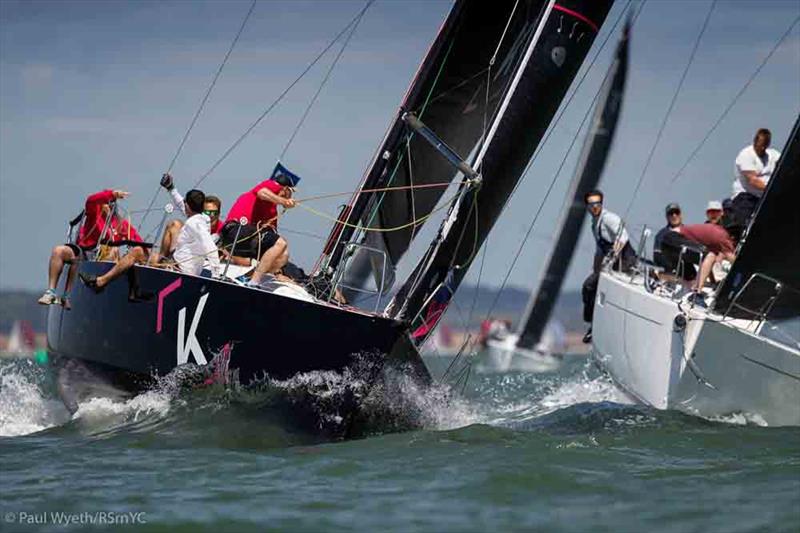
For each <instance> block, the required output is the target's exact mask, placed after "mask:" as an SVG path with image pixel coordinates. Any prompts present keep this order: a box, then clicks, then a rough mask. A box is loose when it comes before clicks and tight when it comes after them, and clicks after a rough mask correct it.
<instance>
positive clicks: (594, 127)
mask: <svg viewBox="0 0 800 533" xmlns="http://www.w3.org/2000/svg"><path fill="white" fill-rule="evenodd" d="M629 36H630V22H629V23H628V24H626V26H625V29H624V30H623V32H622V37H621V38H620V42H619V44H618V45H617V52H616V56H615V58H614V61H613V63H612V64H611V66H610V67H609V69H608V72H607V73H606V77H605V80H604V81H603V87H602V89H601V92H600V99H599V100H598V102H597V107H596V108H595V111H594V115H593V116H592V122H591V127H590V128H589V132H588V133H587V135H586V140H585V141H584V144H583V148H582V150H581V156H580V159H579V160H578V166H577V167H576V169H575V174H574V176H573V178H572V181H571V182H570V185H569V190H568V191H567V196H566V199H565V203H564V208H563V209H562V210H561V215H560V217H559V221H558V224H557V225H556V228H557V229H556V235H557V239H556V242H555V245H554V246H553V247H552V248H551V249H550V253H549V255H548V257H547V261H546V263H545V265H546V266H545V269H544V271H543V272H542V275H541V278H540V280H539V286H538V289H537V290H536V291H535V292H534V293H533V294H532V295H531V299H530V300H529V301H528V305H527V308H526V309H525V314H524V315H523V319H522V320H521V321H520V324H519V340H518V341H517V346H518V347H520V348H524V349H527V350H531V349H533V348H534V347H535V346H536V345H537V344H538V343H539V340H540V339H541V336H542V333H543V331H544V329H545V327H546V326H547V322H548V320H549V319H550V315H551V314H552V312H553V308H554V307H555V304H556V300H557V299H558V295H559V293H560V292H561V285H562V284H563V282H564V277H565V276H566V274H567V270H568V269H569V265H570V262H571V261H572V256H573V254H574V253H575V248H576V247H577V245H578V238H579V237H580V234H581V230H582V228H583V222H584V220H585V218H586V212H585V209H584V203H583V196H584V194H586V192H587V191H590V190H592V189H594V188H596V187H597V183H598V182H599V181H600V177H601V176H602V174H603V168H604V167H605V164H606V159H607V158H608V153H609V151H610V150H611V145H612V143H613V140H614V132H615V130H616V127H617V121H618V119H619V115H620V112H621V110H622V98H623V94H624V91H625V78H626V77H627V73H628V42H629Z"/></svg>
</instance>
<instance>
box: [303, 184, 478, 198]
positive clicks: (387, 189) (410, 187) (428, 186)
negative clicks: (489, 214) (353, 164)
mask: <svg viewBox="0 0 800 533" xmlns="http://www.w3.org/2000/svg"><path fill="white" fill-rule="evenodd" d="M474 182H475V180H464V181H461V182H459V181H443V182H440V183H427V184H424V185H403V186H401V187H380V188H377V189H361V190H360V191H347V192H334V193H331V194H320V195H318V196H309V197H307V198H300V199H296V200H295V202H297V203H300V202H310V201H314V200H324V199H326V198H335V197H337V196H347V195H350V196H352V195H353V194H355V193H359V194H362V193H374V192H394V191H408V190H413V189H434V188H446V187H450V186H451V185H465V184H466V185H472V184H473V183H474Z"/></svg>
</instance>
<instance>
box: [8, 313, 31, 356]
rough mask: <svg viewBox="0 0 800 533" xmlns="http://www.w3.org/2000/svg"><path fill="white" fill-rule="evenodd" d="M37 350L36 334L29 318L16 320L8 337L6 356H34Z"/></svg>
mask: <svg viewBox="0 0 800 533" xmlns="http://www.w3.org/2000/svg"><path fill="white" fill-rule="evenodd" d="M35 352H36V334H35V333H34V331H33V326H31V323H30V322H28V321H27V320H15V321H14V324H13V325H12V326H11V334H10V335H9V337H8V346H7V347H6V350H5V352H3V356H5V357H33V356H34V354H35Z"/></svg>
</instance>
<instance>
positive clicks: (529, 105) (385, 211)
mask: <svg viewBox="0 0 800 533" xmlns="http://www.w3.org/2000/svg"><path fill="white" fill-rule="evenodd" d="M611 4H612V2H611V0H603V1H598V0H559V1H558V2H556V1H555V0H546V1H543V0H514V1H511V0H506V1H502V2H492V3H487V2H479V1H471V0H459V1H457V2H455V4H454V6H453V8H452V9H451V11H450V13H449V14H448V16H447V18H446V20H445V21H444V23H443V25H442V27H441V29H440V31H439V34H438V35H437V36H436V38H435V40H434V42H433V44H432V45H431V47H430V49H429V51H428V53H427V54H426V56H425V58H424V59H423V61H422V64H421V65H420V67H419V70H418V71H417V74H416V76H415V77H414V79H413V81H412V83H411V86H410V88H409V89H408V91H407V93H406V96H405V97H404V99H403V101H402V103H401V106H400V108H399V109H398V111H397V114H396V116H395V118H394V120H393V122H392V124H391V126H390V128H389V131H388V133H387V134H386V137H385V139H384V140H383V142H382V144H381V146H380V147H379V149H378V151H377V153H376V155H375V158H374V159H373V162H372V164H371V166H370V167H369V169H368V170H367V172H366V174H365V176H364V178H363V180H362V182H361V184H360V186H359V189H358V192H356V194H355V195H354V196H353V198H352V199H351V201H350V202H349V203H348V205H347V206H346V207H345V208H344V209H343V211H342V212H341V213H340V215H339V220H338V222H337V223H336V224H334V226H333V229H332V230H331V233H330V237H329V239H328V241H327V243H326V245H325V247H324V249H323V252H322V256H321V258H320V260H319V261H318V264H317V268H315V269H314V272H313V276H312V283H313V284H314V286H315V287H319V286H326V287H327V289H326V290H322V291H316V292H315V291H310V292H311V294H308V295H306V296H304V297H302V298H296V297H293V296H292V295H288V294H286V293H284V292H279V291H275V290H271V289H269V288H255V287H250V286H244V285H241V284H238V283H236V282H234V281H231V280H228V279H212V278H205V277H199V276H193V275H189V274H184V273H180V272H175V271H168V270H163V269H159V268H155V267H151V266H146V265H137V266H135V267H134V268H132V269H131V270H130V271H129V275H128V276H127V277H121V278H119V279H117V280H115V281H113V282H111V283H110V284H109V285H108V286H107V287H106V289H105V290H104V291H103V292H102V293H99V294H95V293H94V292H93V291H92V290H91V289H90V288H88V287H86V286H83V285H82V284H76V285H75V287H74V288H73V289H72V294H71V303H72V309H71V310H69V311H67V310H64V309H63V308H61V307H59V306H51V307H50V310H49V315H48V330H47V333H48V349H49V351H50V352H51V354H53V355H54V356H56V364H57V366H58V369H59V391H60V392H61V395H62V398H63V399H64V400H65V403H66V404H67V406H68V407H70V408H72V409H75V408H76V406H77V403H78V402H79V401H81V399H84V398H87V397H91V396H92V395H95V394H98V392H97V391H98V390H106V389H107V388H108V387H106V386H110V387H113V388H115V389H118V390H124V391H137V390H141V389H142V388H144V387H148V386H149V385H150V384H151V383H152V381H153V379H154V377H157V376H162V375H165V374H167V373H169V372H171V371H173V370H174V369H175V368H176V367H179V366H181V365H184V364H186V363H195V364H197V365H199V366H200V367H202V368H213V374H214V375H215V376H219V375H222V376H224V381H225V382H226V383H229V382H232V381H235V382H238V383H240V384H241V385H244V386H246V385H248V384H251V383H254V382H259V380H263V379H264V378H265V377H266V378H271V379H281V380H282V379H288V378H291V377H293V376H297V375H299V374H302V373H307V372H311V371H335V372H344V371H346V370H347V369H354V368H356V369H362V370H363V369H366V375H364V376H361V377H362V378H363V379H364V380H365V381H366V382H368V383H374V382H377V380H379V379H380V377H381V376H382V375H383V374H384V373H385V372H389V371H393V370H395V371H398V372H403V373H404V374H407V375H409V376H411V377H413V378H415V379H416V380H418V381H419V382H421V383H422V384H425V383H428V382H429V381H430V376H429V374H428V371H427V369H426V367H425V365H424V363H423V362H422V360H421V358H420V355H419V353H418V350H417V347H418V346H419V345H421V344H422V342H424V340H425V339H426V338H427V336H428V335H429V334H430V332H431V331H432V330H433V329H434V327H435V325H436V322H438V317H440V316H441V312H442V311H443V309H445V308H446V307H447V304H448V303H449V298H450V296H452V292H453V291H455V289H456V287H457V286H458V284H459V282H460V281H461V279H462V278H463V277H464V275H465V274H466V271H467V268H468V267H469V265H470V263H471V261H472V258H474V255H475V252H476V251H477V249H478V248H480V246H481V245H482V244H483V241H484V240H485V238H486V236H487V234H488V232H489V230H490V229H491V227H492V225H493V224H494V221H495V220H496V218H497V217H498V216H499V214H500V212H501V210H502V207H503V205H504V204H505V203H506V201H507V199H508V197H509V195H510V193H511V192H512V190H513V189H514V186H515V184H516V183H517V181H518V180H519V179H520V177H521V174H522V172H523V169H524V167H525V165H526V163H527V162H528V160H529V159H530V157H531V155H532V153H533V151H534V149H535V148H536V146H537V145H538V143H539V142H540V141H541V138H542V135H543V133H544V131H545V130H546V128H547V127H548V125H549V123H550V121H551V120H552V117H553V115H554V114H555V111H556V109H557V108H558V106H559V104H560V102H561V100H562V98H563V97H564V94H565V93H566V91H567V89H568V87H569V85H570V83H571V82H572V80H573V78H574V76H575V74H576V73H577V71H578V69H579V67H580V65H581V64H582V62H583V60H584V58H585V56H586V54H587V52H588V50H589V48H590V46H591V45H592V42H593V40H594V38H595V36H596V34H597V31H598V30H599V28H600V26H601V25H602V23H603V21H604V20H605V18H606V15H607V14H608V11H609V9H610V7H611ZM476 36H480V37H479V38H476ZM470 153H472V154H474V157H473V158H472V160H471V162H470V163H469V164H468V163H466V162H465V160H464V159H463V158H462V157H461V155H460V154H470ZM453 180H459V181H455V186H456V187H457V189H458V193H457V194H456V196H455V197H454V198H453V199H452V200H451V201H450V203H449V204H445V207H447V208H448V211H447V216H446V218H445V220H444V222H443V223H442V225H441V227H440V229H439V232H438V234H437V236H436V238H435V239H434V240H433V242H432V243H431V245H430V247H429V249H428V251H427V252H426V253H425V254H424V256H423V258H422V259H421V260H420V262H419V264H418V265H417V267H416V269H415V270H414V272H413V273H412V274H411V275H410V276H409V277H408V279H406V280H405V282H404V283H403V284H402V285H401V287H400V289H399V290H398V291H397V292H396V294H395V295H394V297H393V298H392V300H391V301H390V302H389V305H388V306H387V307H385V308H383V309H381V308H380V303H381V297H382V296H383V295H384V291H385V288H386V287H388V286H390V285H391V278H392V277H393V273H394V269H395V266H396V264H397V262H398V261H399V260H400V258H401V257H402V256H403V254H404V253H405V251H406V250H407V248H408V245H409V243H410V242H411V240H412V239H413V238H414V237H415V236H416V235H417V233H418V229H419V226H421V224H422V223H423V222H424V220H426V219H427V218H428V215H429V214H431V213H432V211H433V209H434V206H435V205H436V204H437V202H439V201H440V200H441V198H442V194H441V192H442V191H441V190H437V189H435V188H427V187H425V184H430V183H434V182H441V181H453ZM376 189H382V191H381V192H377V191H376ZM392 189H396V190H397V191H400V192H390V191H391V190H392ZM397 228H400V229H397ZM376 230H383V231H376ZM358 250H365V251H367V252H369V253H370V254H371V258H372V261H371V264H372V265H375V266H379V268H378V269H376V270H377V271H378V272H382V273H385V274H386V275H385V276H382V278H381V279H380V280H379V282H378V283H377V287H378V295H377V296H378V297H377V299H376V300H377V303H376V305H375V307H374V308H373V309H371V310H370V309H360V308H356V307H352V306H349V305H345V304H341V303H339V302H337V301H336V299H335V298H334V296H333V295H334V294H335V292H336V289H337V288H342V287H345V286H346V280H347V274H348V267H349V265H351V264H354V263H353V262H351V261H349V259H350V258H351V257H353V254H354V252H355V251H358ZM111 267H112V263H110V262H107V261H82V262H81V263H80V265H79V269H80V271H81V272H86V273H89V274H94V275H100V274H103V273H104V272H107V271H108V270H109V269H110V268H111ZM322 282H324V283H322ZM442 287H446V289H447V290H446V291H445V292H442ZM87 376H90V377H91V378H92V380H99V381H100V382H101V383H102V384H103V385H104V386H103V387H87V386H84V385H85V383H86V382H87V381H88V380H87V379H85V378H86V377H87ZM352 409H355V410H357V409H358V406H357V405H353V406H352ZM345 418H348V417H345Z"/></svg>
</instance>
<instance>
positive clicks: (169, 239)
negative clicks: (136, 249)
mask: <svg viewBox="0 0 800 533" xmlns="http://www.w3.org/2000/svg"><path fill="white" fill-rule="evenodd" d="M182 227H183V222H181V221H180V220H171V221H170V222H169V224H167V227H166V229H164V236H163V237H161V248H160V249H159V251H158V253H157V254H152V255H153V257H151V258H150V262H151V263H157V262H158V260H159V259H160V258H161V257H169V256H170V254H172V252H174V251H175V247H176V246H177V244H178V234H179V233H180V232H181V228H182Z"/></svg>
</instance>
